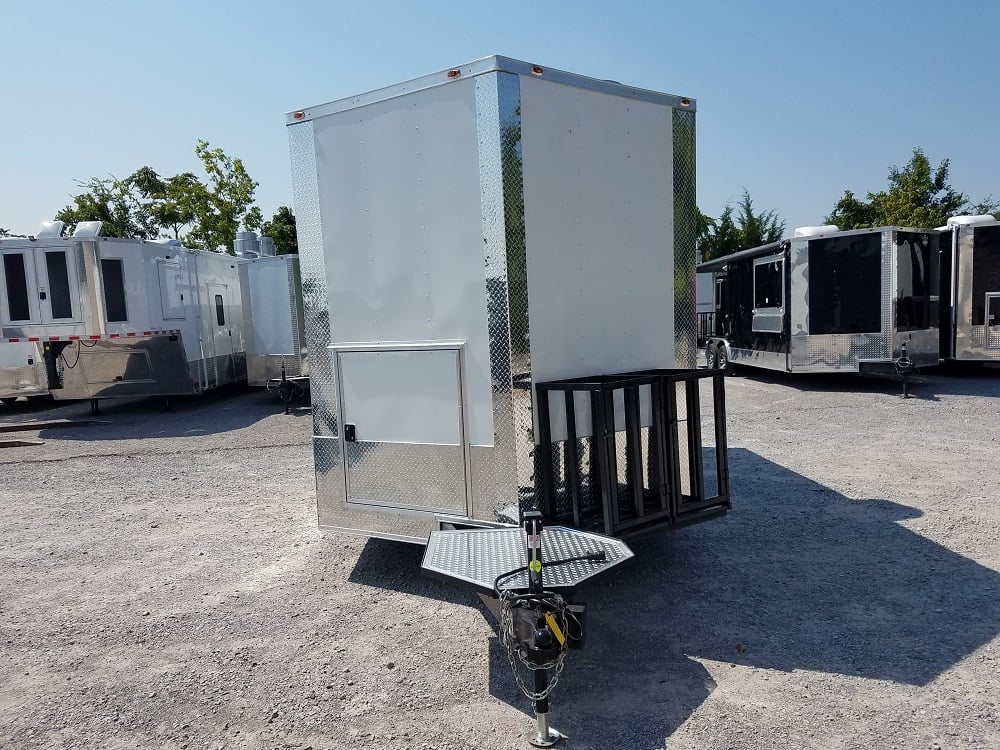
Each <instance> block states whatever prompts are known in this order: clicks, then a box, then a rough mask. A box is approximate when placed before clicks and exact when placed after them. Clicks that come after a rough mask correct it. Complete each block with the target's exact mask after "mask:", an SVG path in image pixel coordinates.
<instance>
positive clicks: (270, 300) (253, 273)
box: [236, 232, 309, 387]
mask: <svg viewBox="0 0 1000 750" xmlns="http://www.w3.org/2000/svg"><path fill="white" fill-rule="evenodd" d="M270 239H271V238H270V237H259V238H258V237H257V236H256V234H255V233H253V232H239V233H238V234H237V238H236V254H237V256H239V257H240V258H241V259H242V260H243V262H242V263H241V264H240V284H241V288H242V291H243V310H244V312H245V317H246V346H247V383H248V384H249V385H251V386H269V387H270V386H273V385H276V384H278V383H280V382H281V381H282V380H285V381H291V382H294V383H297V384H300V385H301V386H308V381H309V365H308V357H307V349H306V337H305V322H304V318H303V312H302V276H301V273H300V271H299V256H298V255H274V252H273V247H274V246H273V244H272V243H270V242H269V241H270ZM265 240H266V241H268V242H265Z"/></svg>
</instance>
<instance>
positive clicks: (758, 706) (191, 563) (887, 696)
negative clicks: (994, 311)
mask: <svg viewBox="0 0 1000 750" xmlns="http://www.w3.org/2000/svg"><path fill="white" fill-rule="evenodd" d="M914 391H915V393H916V396H917V397H915V398H911V399H908V400H903V399H902V398H900V396H899V387H898V384H894V383H883V382H876V381H866V380H858V379H854V378H839V377H834V378H830V377H804V376H799V377H796V378H794V379H792V378H784V377H780V376H769V375H756V374H755V375H739V376H736V377H733V378H730V379H729V380H728V383H727V396H728V407H729V436H730V446H731V454H730V467H731V473H732V477H733V494H734V509H733V511H732V512H731V513H730V514H729V515H728V516H727V517H726V518H724V519H722V520H717V521H713V522H711V523H706V524H702V525H700V526H695V527H690V528H687V529H683V530H679V531H676V532H673V533H668V534H657V535H652V536H649V537H646V538H643V539H641V540H637V541H636V542H635V543H634V544H633V545H632V546H633V549H634V550H635V552H636V554H637V560H636V561H635V562H634V563H633V564H632V565H630V566H626V567H624V569H622V570H620V571H615V572H612V573H610V574H608V575H607V576H606V577H604V578H603V579H600V578H599V579H597V580H596V581H594V582H593V583H591V584H590V585H589V586H588V588H586V589H585V590H583V591H582V592H581V593H582V597H581V598H583V599H584V600H586V601H588V602H589V603H590V605H591V608H590V611H589V612H588V618H589V620H588V621H589V632H588V645H587V648H586V649H585V650H583V651H577V652H571V653H570V655H569V658H568V666H567V668H566V671H565V672H564V674H563V679H562V681H561V682H560V684H559V686H558V688H557V689H556V691H555V693H554V694H553V708H552V714H551V719H552V723H553V724H554V726H556V727H557V728H559V729H561V730H562V731H564V732H566V733H567V734H569V735H570V739H569V740H568V741H567V742H565V743H564V745H562V746H564V747H566V748H577V749H583V748H590V749H594V750H610V749H618V748H623V749H626V750H628V749H631V748H636V749H640V750H644V749H645V748H664V747H666V748H672V749H677V750H680V749H682V748H692V749H693V748H712V749H713V750H715V749H719V748H748V749H749V748H763V747H767V748H772V749H777V748H788V749H789V750H792V749H795V750H798V749H800V748H824V749H826V748H906V749H907V750H908V749H910V748H943V749H944V748H947V749H948V750H951V749H952V748H977V749H978V748H994V749H995V748H1000V720H998V713H1000V712H998V700H1000V637H998V635H1000V572H998V571H1000V506H998V502H997V479H996V475H997V471H998V467H1000V432H998V430H997V424H998V417H1000V398H998V396H1000V373H998V372H996V371H973V372H961V373H950V372H935V373H933V374H931V375H929V376H928V377H927V382H926V383H925V384H923V385H921V386H919V387H917V388H916V389H914ZM103 412H104V414H103V416H102V417H100V419H103V420H106V421H107V423H106V424H100V425H96V426H91V427H79V428H75V429H46V430H42V431H41V432H40V433H39V432H37V431H36V432H27V433H17V434H16V435H17V436H18V437H41V439H43V440H44V441H45V443H44V445H38V446H31V447H15V448H6V449H3V450H0V474H2V480H0V513H2V519H3V520H2V534H0V747H3V748H43V747H45V748H48V747H65V748H222V747H226V748H309V747H311V748H314V750H319V749H320V748H324V749H325V748H354V747H373V748H421V749H427V748H436V749H437V750H444V749H445V748H503V749H506V748H525V747H527V744H526V742H525V741H524V733H525V732H526V730H527V729H528V727H529V726H530V725H531V719H530V716H531V707H530V704H529V703H528V701H527V700H526V699H524V698H523V697H521V695H520V694H519V693H518V692H517V689H516V687H515V686H514V682H513V679H512V677H511V675H510V672H509V667H508V665H507V663H506V659H505V657H504V656H503V655H502V654H501V651H500V648H499V646H498V643H497V639H496V637H495V634H494V631H493V629H492V623H491V620H490V619H489V618H488V616H487V615H486V614H485V612H484V610H483V609H482V607H481V605H480V604H479V602H478V599H476V598H475V597H474V596H473V595H472V594H469V593H467V592H466V591H464V590H462V589H460V588H458V587H457V586H454V587H453V586H450V585H447V584H444V583H438V582H435V581H432V580H429V579H427V578H424V577H422V576H421V574H420V570H419V561H420V555H421V551H422V550H421V549H420V548H418V547H415V546H412V545H405V544H397V543H390V542H383V541H378V540H365V539H361V538H355V537H347V536H341V535H338V534H334V533H326V534H320V532H319V531H318V530H317V528H316V524H315V516H314V502H315V500H314V486H313V476H312V456H311V451H310V447H309V443H310V435H311V419H310V416H309V412H308V409H307V408H305V407H303V408H300V409H298V410H297V411H296V412H295V413H294V414H292V415H287V416H286V415H284V414H282V413H281V407H280V405H279V403H278V402H277V400H276V399H275V398H273V396H272V395H271V394H267V393H262V392H250V391H240V390H232V391H226V392H223V393H218V394H214V395H211V396H208V397H205V398H203V399H200V400H198V399H193V400H188V401H183V402H180V403H178V404H176V405H175V407H174V410H173V411H170V412H164V411H162V410H161V406H160V404H159V403H157V402H154V401H133V402H111V403H107V404H106V405H104V406H103ZM66 416H69V417H73V418H84V419H85V418H88V416H89V415H88V408H87V406H86V404H71V405H69V406H63V405H59V404H46V403H30V404H29V403H23V402H20V403H18V404H15V405H13V406H6V407H3V406H0V422H21V421H26V420H29V419H41V418H53V417H66ZM11 436H12V435H9V434H8V435H5V437H11Z"/></svg>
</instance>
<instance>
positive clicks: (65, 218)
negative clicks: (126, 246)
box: [56, 170, 159, 240]
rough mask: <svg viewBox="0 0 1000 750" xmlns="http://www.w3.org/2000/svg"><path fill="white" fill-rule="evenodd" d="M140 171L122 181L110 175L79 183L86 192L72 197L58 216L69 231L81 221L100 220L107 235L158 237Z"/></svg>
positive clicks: (140, 237) (103, 233)
mask: <svg viewBox="0 0 1000 750" xmlns="http://www.w3.org/2000/svg"><path fill="white" fill-rule="evenodd" d="M140 171H141V170H140ZM138 174H139V173H138V172H136V173H135V174H132V175H129V176H128V177H126V178H125V179H123V180H120V179H118V178H117V177H115V176H113V175H110V176H108V177H94V178H93V179H91V180H90V181H89V182H81V183H78V184H79V185H80V187H83V188H86V191H85V192H82V193H80V194H79V195H75V196H73V205H70V206H66V207H65V208H63V210H62V211H60V212H59V213H57V214H56V219H57V220H58V221H61V222H63V223H64V224H65V225H66V231H67V232H72V231H73V229H75V228H76V225H77V224H79V223H80V222H81V221H100V222H103V224H102V226H101V234H102V235H103V236H105V237H137V238H139V239H143V240H150V239H154V238H156V237H157V236H158V234H159V228H158V227H157V226H156V224H155V223H154V222H153V220H152V218H151V217H150V215H149V213H148V211H147V210H146V208H145V206H144V204H143V195H142V191H141V189H140V188H139V187H138V186H137V184H136V179H137V178H136V175H138Z"/></svg>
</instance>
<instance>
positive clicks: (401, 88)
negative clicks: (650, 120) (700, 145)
mask: <svg viewBox="0 0 1000 750" xmlns="http://www.w3.org/2000/svg"><path fill="white" fill-rule="evenodd" d="M494 72H503V73H515V74H517V75H523V76H530V77H533V78H542V79H544V80H547V81H552V82H553V83H562V84H565V85H568V86H576V87H578V88H585V89H590V90H591V91H601V92H603V93H606V94H611V95H614V96H622V97H626V98H628V99H637V100H642V101H647V102H652V103H654V104H665V105H667V106H668V107H673V108H674V109H680V110H684V111H691V112H694V111H695V110H696V109H697V103H696V101H695V100H694V99H692V98H690V97H684V96H677V95H674V94H664V93H661V92H659V91H652V90H650V89H642V88H636V87H634V86H626V85H625V84H622V83H618V82H617V81H607V80H601V79H599V78H590V77H588V76H582V75H578V74H576V73H568V72H566V71H564V70H557V69H555V68H546V67H544V66H540V65H536V64H534V63H528V62H524V61H522V60H514V59H513V58H510V57H502V56H500V55H491V56H489V57H484V58H481V59H479V60H474V61H473V62H470V63H466V64H464V65H459V66H456V67H454V68H448V69H446V70H441V71H438V72H436V73H431V74H429V75H425V76H421V77H419V78H414V79H413V80H411V81H406V82H404V83H398V84H394V85H392V86H386V87H384V88H380V89H375V90H374V91H369V92H367V93H364V94H358V95H357V96H350V97H347V98H344V99H336V100H334V101H331V102H326V103H324V104H318V105H316V106H314V107H306V108H305V109H298V110H294V111H292V112H288V113H286V115H285V124H286V125H298V124H299V123H303V122H309V121H310V120H314V119H316V118H317V117H323V116H325V115H330V114H335V113H337V112H345V111H347V110H350V109H356V108H358V107H364V106H367V105H369V104H375V103H377V102H381V101H385V100H387V99H393V98H395V97H398V96H402V95H404V94H409V93H413V92H414V91H421V90H424V89H429V88H433V87H435V86H444V85H446V84H448V83H451V82H453V81H460V80H462V79H463V78H468V77H470V76H477V75H482V74H484V73H494Z"/></svg>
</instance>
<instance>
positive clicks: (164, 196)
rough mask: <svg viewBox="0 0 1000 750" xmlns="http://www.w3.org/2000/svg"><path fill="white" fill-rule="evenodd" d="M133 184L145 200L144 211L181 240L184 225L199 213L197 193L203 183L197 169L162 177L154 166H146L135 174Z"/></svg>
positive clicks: (175, 237)
mask: <svg viewBox="0 0 1000 750" xmlns="http://www.w3.org/2000/svg"><path fill="white" fill-rule="evenodd" d="M132 180H133V184H134V185H135V187H136V189H137V190H138V191H139V193H140V195H141V196H142V198H143V199H144V204H143V210H144V211H145V212H146V213H147V214H148V215H149V216H150V217H151V218H152V220H153V222H154V223H155V224H156V226H157V228H158V230H160V231H163V232H167V233H169V234H173V238H174V239H175V240H176V239H180V232H181V228H183V227H185V226H188V225H189V224H191V223H192V222H193V221H194V220H195V218H197V214H196V212H195V206H194V198H193V196H194V195H197V194H199V191H198V188H197V186H198V185H199V184H200V182H199V180H198V178H197V177H196V176H195V174H194V173H193V172H182V173H181V174H177V175H174V176H173V177H167V178H166V179H164V178H162V177H160V175H158V174H157V173H156V171H155V170H154V169H153V168H152V167H142V168H140V169H138V170H137V171H136V172H135V173H134V174H133V175H132Z"/></svg>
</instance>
